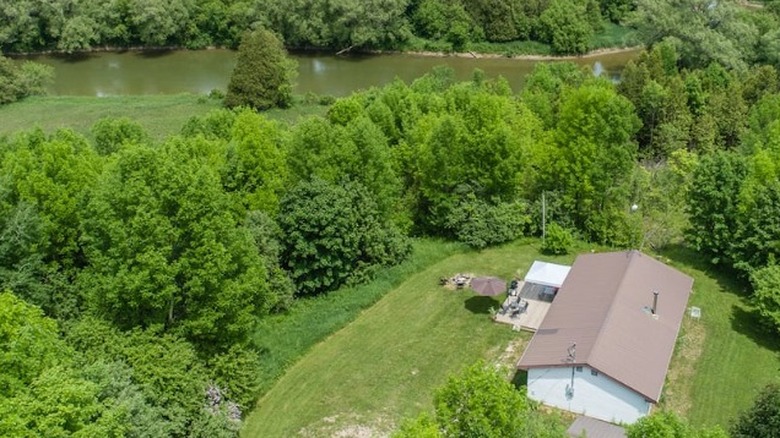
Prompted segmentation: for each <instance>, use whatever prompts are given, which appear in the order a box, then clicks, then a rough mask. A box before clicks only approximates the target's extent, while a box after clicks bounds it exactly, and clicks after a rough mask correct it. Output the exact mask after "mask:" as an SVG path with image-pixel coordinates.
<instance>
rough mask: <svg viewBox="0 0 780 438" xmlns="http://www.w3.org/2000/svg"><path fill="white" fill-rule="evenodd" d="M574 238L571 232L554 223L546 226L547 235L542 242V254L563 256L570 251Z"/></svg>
mask: <svg viewBox="0 0 780 438" xmlns="http://www.w3.org/2000/svg"><path fill="white" fill-rule="evenodd" d="M572 245H574V236H573V235H572V232H571V230H569V229H567V228H563V227H562V226H560V225H558V224H556V223H555V222H553V223H550V224H548V225H547V233H546V236H545V238H544V240H543V242H542V252H544V253H547V254H554V255H564V254H568V253H569V252H570V251H571V247H572Z"/></svg>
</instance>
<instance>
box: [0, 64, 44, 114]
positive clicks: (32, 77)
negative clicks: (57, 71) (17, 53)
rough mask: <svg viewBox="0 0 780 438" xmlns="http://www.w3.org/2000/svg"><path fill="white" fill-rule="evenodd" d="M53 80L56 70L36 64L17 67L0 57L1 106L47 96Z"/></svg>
mask: <svg viewBox="0 0 780 438" xmlns="http://www.w3.org/2000/svg"><path fill="white" fill-rule="evenodd" d="M53 78H54V69H52V68H51V67H49V66H46V65H43V64H37V63H34V62H25V63H23V64H21V65H17V64H14V62H13V61H11V60H10V59H8V58H4V57H3V56H2V55H0V105H3V104H6V103H11V102H16V101H17V100H20V99H23V98H25V97H27V96H34V95H39V94H46V87H47V86H48V85H49V84H50V83H51V81H52V79H53Z"/></svg>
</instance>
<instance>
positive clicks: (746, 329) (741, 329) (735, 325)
mask: <svg viewBox="0 0 780 438" xmlns="http://www.w3.org/2000/svg"><path fill="white" fill-rule="evenodd" d="M731 328H732V329H734V331H736V332H737V333H741V334H743V335H745V336H747V337H749V338H750V339H751V340H753V342H755V343H756V344H758V345H760V346H761V347H763V348H766V349H767V350H771V351H774V352H780V340H778V339H777V336H776V335H775V334H774V333H771V332H770V331H769V330H768V329H767V327H766V326H765V325H764V324H763V322H762V321H761V316H760V315H759V314H758V313H757V312H756V311H752V312H751V311H748V310H745V309H743V308H742V307H740V306H736V305H734V306H731Z"/></svg>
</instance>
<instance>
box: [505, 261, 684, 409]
mask: <svg viewBox="0 0 780 438" xmlns="http://www.w3.org/2000/svg"><path fill="white" fill-rule="evenodd" d="M692 286H693V279H692V278H691V277H689V276H687V275H685V274H683V273H681V272H679V271H677V270H676V269H673V268H671V267H669V266H666V265H665V264H663V263H661V262H659V261H658V260H656V259H654V258H653V257H650V256H648V255H645V254H643V253H641V252H639V251H635V250H633V251H622V252H611V253H601V254H585V255H580V256H579V257H577V260H575V262H574V265H573V266H572V268H571V271H569V275H568V276H567V277H566V281H564V283H563V285H562V286H561V289H560V290H559V291H558V295H557V296H556V298H555V301H554V302H553V304H552V306H551V307H550V311H549V312H548V313H547V316H546V317H545V319H544V321H543V322H542V325H541V326H540V327H539V330H537V332H536V334H535V335H534V337H533V339H532V340H531V343H530V344H529V346H528V348H527V349H526V351H525V353H524V354H523V357H522V358H521V359H520V362H518V364H517V366H518V367H519V368H522V369H529V368H538V367H549V366H572V365H575V364H576V365H588V366H590V367H592V368H594V369H596V370H598V371H600V372H601V373H603V374H606V375H607V376H609V377H611V378H612V379H614V380H617V381H618V382H620V383H622V384H623V385H625V386H627V387H629V388H631V389H633V390H634V391H636V392H638V393H640V394H642V395H643V396H644V397H646V398H647V399H648V400H651V401H653V402H656V403H657V402H658V399H659V398H660V396H661V389H662V387H663V384H664V379H665V378H666V370H667V368H668V367H669V361H670V360H671V357H672V352H673V351H674V344H675V341H676V339H677V333H678V331H679V328H680V323H681V322H682V318H683V315H684V314H685V309H686V306H687V303H688V295H689V294H690V292H691V287H692ZM653 291H658V293H659V295H658V306H657V309H656V310H657V311H656V316H653V315H652V314H651V313H650V312H649V309H650V308H651V307H652V306H653ZM572 343H576V353H575V359H574V361H573V362H572V361H571V360H570V359H569V356H568V350H569V347H570V346H571V345H572Z"/></svg>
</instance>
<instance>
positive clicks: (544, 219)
mask: <svg viewBox="0 0 780 438" xmlns="http://www.w3.org/2000/svg"><path fill="white" fill-rule="evenodd" d="M546 227H547V203H546V202H545V199H544V191H542V241H544V238H545V237H546V236H547V233H546V231H547V230H546Z"/></svg>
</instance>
